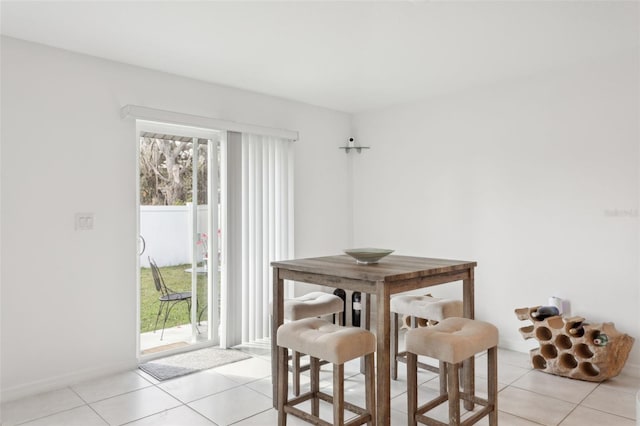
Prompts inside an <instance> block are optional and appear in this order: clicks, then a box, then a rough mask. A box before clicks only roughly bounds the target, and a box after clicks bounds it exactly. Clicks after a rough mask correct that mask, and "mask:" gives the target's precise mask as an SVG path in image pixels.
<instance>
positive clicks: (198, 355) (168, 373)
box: [138, 348, 251, 381]
mask: <svg viewBox="0 0 640 426" xmlns="http://www.w3.org/2000/svg"><path fill="white" fill-rule="evenodd" d="M247 358H251V355H247V354H246V353H244V352H240V351H237V350H235V349H220V348H205V349H199V350H197V351H192V352H187V353H184V354H178V355H173V356H169V357H166V358H160V359H155V360H153V361H150V362H145V363H144V364H140V365H139V366H138V368H140V370H142V371H144V372H145V373H147V374H150V375H151V376H153V377H155V378H156V379H157V380H160V381H162V380H169V379H173V378H175V377H180V376H185V375H187V374H191V373H195V372H197V371H201V370H206V369H209V368H214V367H220V366H221V365H225V364H231V363H233V362H237V361H242V360H243V359H247Z"/></svg>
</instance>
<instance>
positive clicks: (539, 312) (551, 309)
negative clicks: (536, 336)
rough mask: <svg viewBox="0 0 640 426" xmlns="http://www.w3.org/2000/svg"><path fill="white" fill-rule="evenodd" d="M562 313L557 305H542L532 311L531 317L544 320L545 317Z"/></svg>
mask: <svg viewBox="0 0 640 426" xmlns="http://www.w3.org/2000/svg"><path fill="white" fill-rule="evenodd" d="M556 315H560V311H559V310H558V308H556V307H555V306H540V307H539V308H538V309H536V310H535V311H533V312H531V318H533V319H535V320H537V321H542V320H544V319H545V318H549V317H555V316H556Z"/></svg>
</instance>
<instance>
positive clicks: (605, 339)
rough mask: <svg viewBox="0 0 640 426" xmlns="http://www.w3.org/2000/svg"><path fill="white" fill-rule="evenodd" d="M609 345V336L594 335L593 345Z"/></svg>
mask: <svg viewBox="0 0 640 426" xmlns="http://www.w3.org/2000/svg"><path fill="white" fill-rule="evenodd" d="M607 343H609V336H607V335H606V334H604V333H599V332H598V333H596V334H595V335H594V336H593V344H594V345H596V346H606V345H607Z"/></svg>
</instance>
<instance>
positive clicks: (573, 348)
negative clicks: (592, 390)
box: [515, 306, 634, 382]
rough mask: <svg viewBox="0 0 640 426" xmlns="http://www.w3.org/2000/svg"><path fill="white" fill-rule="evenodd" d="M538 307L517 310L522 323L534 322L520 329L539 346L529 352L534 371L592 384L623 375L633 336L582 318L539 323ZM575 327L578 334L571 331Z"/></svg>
mask: <svg viewBox="0 0 640 426" xmlns="http://www.w3.org/2000/svg"><path fill="white" fill-rule="evenodd" d="M538 308H539V306H534V307H530V308H519V309H516V310H515V314H516V316H517V317H518V319H519V320H521V321H530V322H531V325H528V326H525V327H522V328H520V334H521V335H522V337H524V338H525V339H536V340H537V341H538V343H539V347H538V348H534V349H532V350H531V351H530V355H531V363H532V364H533V368H535V369H536V370H540V371H544V372H546V373H550V374H555V375H558V376H564V377H570V378H572V379H579V380H586V381H589V382H602V381H604V380H607V379H610V378H611V377H615V376H617V375H618V374H620V371H622V368H623V367H624V364H625V362H626V361H627V358H628V356H629V352H630V351H631V347H632V346H633V342H634V338H633V337H631V336H629V335H628V334H623V333H620V332H619V331H618V330H616V328H615V326H614V324H613V323H610V322H605V323H601V324H589V323H587V322H586V321H585V319H584V318H582V317H570V318H565V317H562V316H559V315H557V316H552V317H548V318H545V319H543V320H538V319H536V318H534V317H532V316H531V313H532V312H535V311H536V310H537V309H538ZM576 325H579V326H578V327H576ZM576 328H577V329H578V332H577V333H575V334H574V333H572V332H570V330H572V329H574V331H575V330H576ZM603 335H604V336H603ZM594 340H595V342H594Z"/></svg>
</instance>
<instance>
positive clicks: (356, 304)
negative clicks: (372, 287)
mask: <svg viewBox="0 0 640 426" xmlns="http://www.w3.org/2000/svg"><path fill="white" fill-rule="evenodd" d="M361 313H362V295H361V294H360V292H359V291H354V292H353V295H352V296H351V324H352V325H353V326H354V327H360V314H361Z"/></svg>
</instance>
